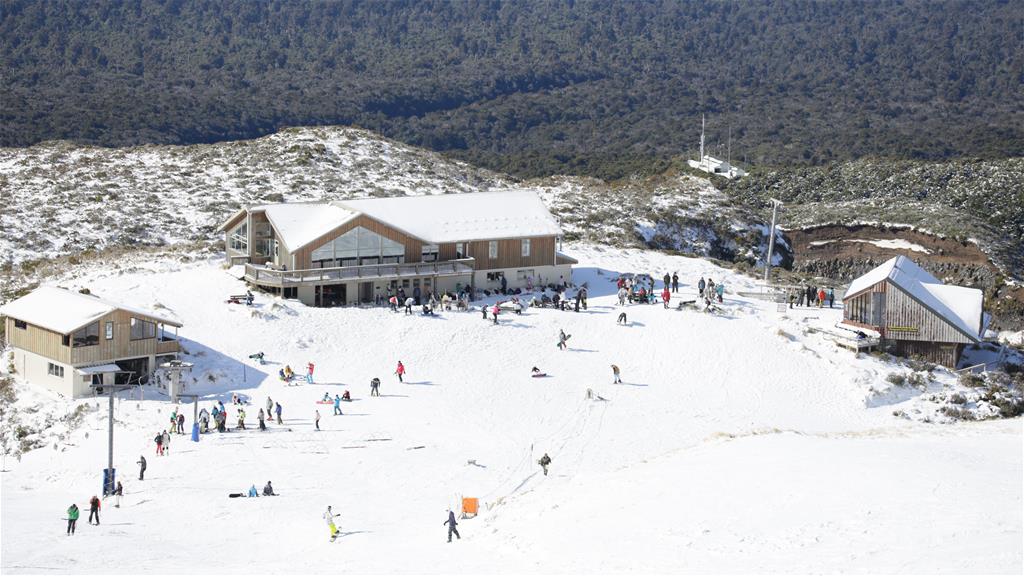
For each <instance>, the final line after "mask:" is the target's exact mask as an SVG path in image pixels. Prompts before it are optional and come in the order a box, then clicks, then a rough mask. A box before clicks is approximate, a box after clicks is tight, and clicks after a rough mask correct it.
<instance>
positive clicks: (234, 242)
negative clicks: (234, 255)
mask: <svg viewBox="0 0 1024 576" xmlns="http://www.w3.org/2000/svg"><path fill="white" fill-rule="evenodd" d="M228 236H229V238H228V246H229V247H230V248H231V249H232V250H234V251H236V252H248V251H249V223H248V222H242V223H241V224H240V225H239V226H237V227H235V228H234V229H233V230H232V231H231V233H230V234H229V235H228Z"/></svg>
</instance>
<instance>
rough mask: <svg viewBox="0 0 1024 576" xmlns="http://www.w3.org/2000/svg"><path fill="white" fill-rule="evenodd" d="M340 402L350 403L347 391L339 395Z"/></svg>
mask: <svg viewBox="0 0 1024 576" xmlns="http://www.w3.org/2000/svg"><path fill="white" fill-rule="evenodd" d="M341 400H342V401H343V402H351V401H352V396H351V395H350V394H349V393H348V390H345V393H344V394H342V395H341Z"/></svg>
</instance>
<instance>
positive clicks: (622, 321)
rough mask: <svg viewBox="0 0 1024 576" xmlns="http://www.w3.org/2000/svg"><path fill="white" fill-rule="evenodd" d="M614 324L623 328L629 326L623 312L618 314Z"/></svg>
mask: <svg viewBox="0 0 1024 576" xmlns="http://www.w3.org/2000/svg"><path fill="white" fill-rule="evenodd" d="M615 323H616V324H622V325H623V326H625V325H627V324H629V322H628V321H627V320H626V313H625V312H622V313H620V314H619V319H618V320H616V321H615Z"/></svg>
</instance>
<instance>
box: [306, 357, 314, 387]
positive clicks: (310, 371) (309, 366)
mask: <svg viewBox="0 0 1024 576" xmlns="http://www.w3.org/2000/svg"><path fill="white" fill-rule="evenodd" d="M313 368H314V366H313V363H312V362H310V363H309V364H307V365H306V382H307V383H309V384H312V383H313Z"/></svg>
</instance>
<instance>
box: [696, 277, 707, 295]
mask: <svg viewBox="0 0 1024 576" xmlns="http://www.w3.org/2000/svg"><path fill="white" fill-rule="evenodd" d="M706 286H707V284H706V283H705V282H704V277H703V276H701V277H700V281H699V282H697V291H698V292H699V293H700V297H701V298H703V297H704V288H705V287H706Z"/></svg>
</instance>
